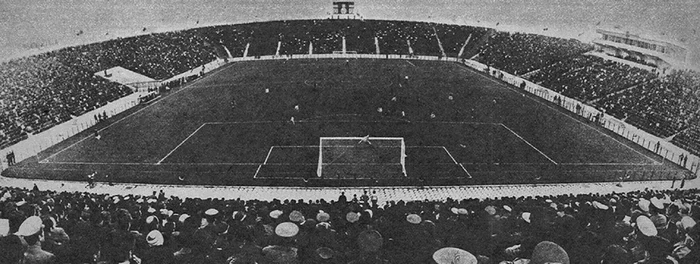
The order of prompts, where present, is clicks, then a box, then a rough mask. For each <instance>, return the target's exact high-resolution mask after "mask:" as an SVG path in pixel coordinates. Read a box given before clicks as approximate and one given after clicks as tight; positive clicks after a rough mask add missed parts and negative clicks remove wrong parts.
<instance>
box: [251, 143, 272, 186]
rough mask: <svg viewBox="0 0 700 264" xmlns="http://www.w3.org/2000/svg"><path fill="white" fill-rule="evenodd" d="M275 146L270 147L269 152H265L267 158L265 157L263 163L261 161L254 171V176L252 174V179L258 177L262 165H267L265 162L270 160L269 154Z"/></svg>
mask: <svg viewBox="0 0 700 264" xmlns="http://www.w3.org/2000/svg"><path fill="white" fill-rule="evenodd" d="M274 148H275V146H272V147H270V150H268V151H267V157H265V161H263V163H262V164H260V165H258V169H257V170H255V174H253V179H255V178H257V177H258V173H259V172H260V168H262V166H263V165H265V164H267V160H268V159H270V154H272V149H274Z"/></svg>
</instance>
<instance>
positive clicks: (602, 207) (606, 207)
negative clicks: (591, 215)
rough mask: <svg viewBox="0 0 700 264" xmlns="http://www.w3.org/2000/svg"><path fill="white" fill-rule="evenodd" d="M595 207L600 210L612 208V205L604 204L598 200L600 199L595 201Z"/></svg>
mask: <svg viewBox="0 0 700 264" xmlns="http://www.w3.org/2000/svg"><path fill="white" fill-rule="evenodd" d="M593 208H595V209H600V210H608V209H610V207H608V206H607V205H604V204H603V203H601V202H598V201H593Z"/></svg>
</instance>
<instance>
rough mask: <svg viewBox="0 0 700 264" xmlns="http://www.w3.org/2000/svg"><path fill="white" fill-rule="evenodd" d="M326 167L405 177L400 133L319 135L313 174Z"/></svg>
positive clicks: (403, 153) (320, 175)
mask: <svg viewBox="0 0 700 264" xmlns="http://www.w3.org/2000/svg"><path fill="white" fill-rule="evenodd" d="M328 171H330V172H331V173H332V172H336V173H340V172H347V173H383V172H388V173H401V174H402V175H403V176H404V177H405V176H406V144H405V142H404V139H403V138H402V137H321V138H320V139H319V147H318V168H317V170H316V175H317V176H318V177H322V176H323V175H324V173H327V172H328ZM331 176H332V175H331Z"/></svg>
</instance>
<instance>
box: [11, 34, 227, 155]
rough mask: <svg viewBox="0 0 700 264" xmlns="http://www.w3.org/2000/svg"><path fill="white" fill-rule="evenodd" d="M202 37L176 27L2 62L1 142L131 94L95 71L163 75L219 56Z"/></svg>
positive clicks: (171, 73)
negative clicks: (113, 69)
mask: <svg viewBox="0 0 700 264" xmlns="http://www.w3.org/2000/svg"><path fill="white" fill-rule="evenodd" d="M207 45H209V47H210V46H211V44H208V43H206V41H204V40H203V39H202V38H200V37H198V36H197V35H195V34H193V33H192V32H187V31H183V32H170V33H163V34H152V35H145V36H138V37H132V38H125V39H117V40H110V41H106V42H100V43H94V44H89V45H83V46H75V47H69V48H65V49H61V50H56V51H52V52H49V53H45V54H41V55H37V56H32V57H27V58H22V59H17V60H12V61H9V62H6V63H2V64H0V80H2V81H0V113H1V115H0V148H4V147H7V146H9V145H12V144H14V143H16V142H19V141H21V140H23V139H26V138H27V136H28V135H29V134H34V133H38V132H41V131H44V130H46V129H48V128H51V127H52V126H54V125H57V124H60V123H63V122H65V121H68V120H70V119H71V118H72V117H75V116H79V115H81V114H84V113H86V112H88V111H91V110H93V109H96V108H99V107H101V106H103V105H105V104H107V103H108V102H111V101H114V100H116V99H119V98H121V97H123V96H126V95H128V94H130V93H131V92H132V91H131V89H129V88H128V87H126V86H123V85H119V84H116V83H111V82H109V81H106V80H104V79H102V78H100V77H96V76H94V75H93V74H94V73H95V72H98V71H101V70H105V69H108V68H111V67H115V66H122V67H125V68H128V69H130V70H133V71H136V72H139V73H142V74H145V75H147V76H149V77H153V78H156V79H163V78H166V77H171V76H173V75H176V74H179V73H182V72H185V71H187V70H189V69H192V68H194V67H197V66H199V65H202V64H204V63H206V62H209V61H211V60H213V59H214V55H213V53H212V52H211V50H212V49H210V48H209V47H208V46H207Z"/></svg>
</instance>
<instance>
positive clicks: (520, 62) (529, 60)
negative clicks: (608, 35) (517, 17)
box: [476, 32, 593, 75]
mask: <svg viewBox="0 0 700 264" xmlns="http://www.w3.org/2000/svg"><path fill="white" fill-rule="evenodd" d="M592 49H593V46H591V45H590V44H585V43H582V42H580V41H578V40H573V39H561V38H554V37H547V36H542V35H536V34H525V33H508V32H498V33H497V34H493V35H492V36H491V38H490V39H489V41H488V43H487V44H486V45H484V46H483V47H482V49H481V51H480V53H479V56H478V57H477V58H476V60H477V61H479V62H481V63H484V64H486V65H489V66H491V67H495V68H497V69H500V70H503V71H506V72H508V73H511V74H514V75H523V74H526V73H529V72H532V71H534V70H537V69H540V68H543V67H545V66H548V65H552V64H554V63H556V62H558V61H560V60H562V59H565V58H568V57H572V56H576V55H580V54H582V53H585V52H587V51H590V50H592Z"/></svg>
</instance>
